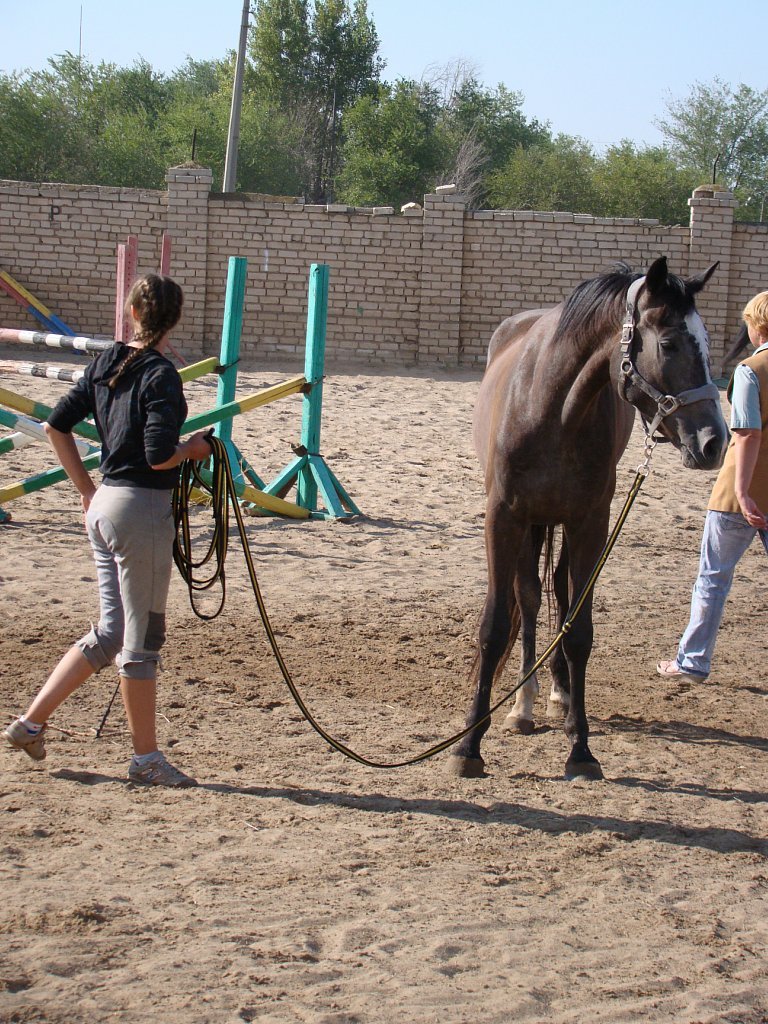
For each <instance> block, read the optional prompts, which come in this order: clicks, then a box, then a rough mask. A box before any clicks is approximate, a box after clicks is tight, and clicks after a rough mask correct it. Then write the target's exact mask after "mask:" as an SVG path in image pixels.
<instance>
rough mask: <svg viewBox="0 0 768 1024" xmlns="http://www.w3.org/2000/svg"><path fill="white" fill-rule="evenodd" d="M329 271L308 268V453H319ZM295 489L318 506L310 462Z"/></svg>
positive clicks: (302, 502) (304, 423) (303, 503)
mask: <svg viewBox="0 0 768 1024" xmlns="http://www.w3.org/2000/svg"><path fill="white" fill-rule="evenodd" d="M328 274H329V267H328V265H327V264H325V263H313V264H312V265H311V267H310V268H309V312H308V315H307V339H306V354H305V360H304V376H305V377H306V379H307V383H308V384H309V391H308V393H307V394H306V395H305V396H304V404H303V408H302V416H301V444H302V447H303V448H304V449H305V450H306V452H307V454H308V455H319V454H320V423H321V419H322V411H323V375H324V372H325V332H326V321H327V318H328ZM296 489H297V504H298V505H299V506H300V507H301V508H308V509H310V510H312V511H314V510H315V509H316V508H317V481H316V480H315V478H314V476H313V475H312V472H311V469H310V467H309V465H308V464H307V465H306V466H305V467H304V468H303V469H302V470H301V472H300V473H299V478H298V480H297V483H296Z"/></svg>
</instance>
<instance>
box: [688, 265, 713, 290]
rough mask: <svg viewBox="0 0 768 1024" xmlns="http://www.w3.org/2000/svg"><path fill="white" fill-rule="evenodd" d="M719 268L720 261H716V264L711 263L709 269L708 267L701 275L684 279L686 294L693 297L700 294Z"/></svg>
mask: <svg viewBox="0 0 768 1024" xmlns="http://www.w3.org/2000/svg"><path fill="white" fill-rule="evenodd" d="M719 266H720V260H718V261H717V263H713V264H712V266H711V267H708V268H707V269H706V270H705V271H704V273H703V274H697V276H696V277H688V278H686V280H685V287H686V290H687V291H688V293H689V294H690V295H695V294H696V293H697V292H700V291H701V289H702V288H703V287H704V285H705V284H706V283H707V281H708V280H709V279H710V277H712V275H713V274H714V272H715V271H716V270H717V268H718V267H719Z"/></svg>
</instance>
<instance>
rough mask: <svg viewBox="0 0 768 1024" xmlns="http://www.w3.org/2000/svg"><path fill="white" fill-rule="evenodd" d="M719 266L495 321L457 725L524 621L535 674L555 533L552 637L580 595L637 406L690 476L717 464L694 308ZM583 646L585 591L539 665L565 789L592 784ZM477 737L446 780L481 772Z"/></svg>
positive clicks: (658, 267) (520, 712)
mask: <svg viewBox="0 0 768 1024" xmlns="http://www.w3.org/2000/svg"><path fill="white" fill-rule="evenodd" d="M716 266H717V264H715V265H714V266H712V267H710V268H709V269H708V270H707V271H706V272H705V273H704V274H702V275H701V276H699V277H694V278H691V279H689V280H686V281H683V280H681V279H680V278H679V277H675V276H673V275H671V274H669V273H668V271H667V262H666V259H664V258H663V257H662V258H661V259H657V260H656V261H655V262H654V263H653V264H652V265H651V267H650V268H649V270H648V272H647V274H646V275H645V276H644V277H643V276H641V275H639V274H633V273H632V272H631V271H630V270H629V268H628V267H626V266H624V265H622V266H621V267H620V268H619V269H617V270H616V271H614V272H612V273H608V274H604V275H602V276H600V277H597V278H594V279H593V280H590V281H586V282H584V283H583V284H581V285H579V287H578V288H577V289H576V290H575V291H574V292H573V294H572V295H571V296H570V297H569V298H568V299H567V300H566V301H565V302H564V303H562V304H561V305H559V306H557V307H555V308H554V309H550V310H535V311H532V312H528V313H520V314H518V315H517V316H513V317H511V318H509V319H508V320H505V321H504V323H503V324H502V325H501V326H500V327H499V328H498V329H497V331H496V332H495V333H494V335H493V337H492V338H491V342H490V347H489V351H488V366H487V369H486V373H485V376H484V378H483V382H482V384H481V386H480V392H479V395H478V400H477V405H476V407H475V421H474V441H475V448H476V450H477V453H478V456H479V458H480V462H481V463H482V466H483V468H484V470H485V483H486V492H487V495H488V500H487V506H486V520H485V539H486V553H487V557H488V594H487V597H486V601H485V607H484V610H483V615H482V619H481V623H480V632H479V650H478V659H477V665H476V670H475V672H476V687H475V692H474V697H473V700H472V703H471V706H470V709H469V713H468V715H467V725H470V724H471V723H472V722H477V721H479V720H480V719H482V718H483V716H484V715H486V714H487V713H488V710H489V708H490V695H491V686H492V683H493V681H494V678H495V677H496V675H497V674H498V673H499V671H500V670H501V668H502V667H503V665H504V662H505V661H506V658H507V656H508V654H509V651H510V648H511V645H512V644H513V643H514V640H515V637H516V635H517V632H518V630H519V628H520V625H521V624H522V673H524V672H526V671H528V669H529V668H530V667H531V666H532V665H533V664H534V663H535V660H536V658H535V637H536V617H537V613H538V610H539V606H540V603H541V590H542V584H541V580H540V575H539V574H540V569H539V562H540V552H541V550H542V545H543V542H544V538H545V536H549V537H550V538H551V536H552V533H553V529H554V527H555V526H556V525H561V526H562V535H563V539H562V547H561V551H560V556H559V560H558V563H557V567H556V569H555V571H554V579H553V584H554V592H555V597H556V599H557V605H558V618H559V624H560V625H561V624H562V623H563V621H564V620H565V617H566V614H567V611H568V606H569V604H570V603H571V602H572V601H574V600H575V598H577V597H578V596H579V595H580V594H581V592H582V590H583V588H584V585H585V583H586V581H587V579H588V577H589V575H590V573H591V572H592V570H593V568H594V566H595V563H596V561H597V559H598V557H599V555H600V553H601V551H602V549H603V546H604V544H605V541H606V538H607V535H608V529H609V513H610V505H611V498H612V497H613V493H614V489H615V486H616V463H617V462H618V460H619V458H620V457H621V454H622V452H623V451H624V449H625V447H626V445H627V442H628V441H629V437H630V433H631V430H632V421H633V419H634V413H635V409H637V410H638V411H639V412H640V413H641V415H642V416H643V418H644V421H645V422H646V429H647V430H649V431H650V432H651V433H654V432H658V433H659V434H660V435H663V437H665V438H666V439H667V440H669V441H671V442H672V443H673V444H674V445H675V447H676V448H678V449H679V450H680V452H681V455H682V461H683V465H684V466H686V467H687V468H688V469H715V468H716V467H718V466H719V465H720V463H721V461H722V458H723V455H724V453H725V447H726V442H727V438H728V431H727V429H726V425H725V422H724V420H723V416H722V413H721V410H720V402H719V397H718V390H717V387H716V386H715V385H714V384H713V383H712V378H711V375H710V368H709V343H708V338H707V332H706V329H705V327H704V324H703V322H702V320H701V317H700V316H699V314H698V313H697V311H696V306H695V301H694V296H695V295H696V293H697V292H699V291H700V290H701V289H702V288H703V287H704V285H705V284H706V282H707V281H708V280H709V277H710V276H711V274H712V273H713V272H714V270H715V267H716ZM648 424H649V425H648ZM592 636H593V630H592V599H591V595H590V597H589V598H588V599H587V600H586V602H585V603H584V605H583V606H582V609H581V611H580V612H579V614H578V616H577V617H576V618H575V619H574V621H573V623H572V626H571V628H570V629H569V630H568V632H567V633H566V635H565V638H564V640H563V642H562V645H561V646H560V647H559V648H558V649H557V650H556V651H555V653H554V654H553V655H552V658H551V659H550V669H551V672H552V676H553V680H554V685H553V690H552V695H551V697H550V707H559V708H561V709H562V712H563V713H565V733H566V736H567V737H568V740H569V742H570V745H571V748H570V753H569V756H568V760H567V762H566V768H565V772H566V778H577V777H582V778H589V779H599V778H602V771H601V769H600V765H599V763H598V762H597V760H596V759H595V758H594V757H593V755H592V753H591V751H590V749H589V746H588V736H589V726H588V724H587V717H586V712H585V706H584V682H585V675H586V667H587V661H588V659H589V655H590V652H591V650H592ZM521 677H522V676H521ZM536 692H538V683H537V682H536V679H535V677H532V679H531V680H530V682H528V683H526V684H525V687H524V688H523V690H521V691H520V693H519V695H518V704H517V706H516V708H515V710H514V711H513V712H512V713H511V715H510V716H509V721H510V724H511V726H512V727H513V728H516V729H517V730H518V731H520V732H531V731H532V730H533V715H532V703H533V697H534V696H535V693H536ZM487 728H488V722H485V723H484V724H482V725H479V726H478V727H477V728H475V729H473V730H472V731H471V732H469V733H468V734H467V736H465V737H464V739H463V740H461V742H460V743H459V744H458V746H457V747H456V750H455V753H454V755H453V756H452V758H451V761H450V764H451V770H452V771H453V772H454V773H455V774H458V775H462V776H468V777H474V776H479V775H482V774H483V773H484V762H483V759H482V757H481V754H480V741H481V739H482V736H483V734H484V733H485V731H486V730H487Z"/></svg>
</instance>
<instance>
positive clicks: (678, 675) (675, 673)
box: [656, 660, 707, 683]
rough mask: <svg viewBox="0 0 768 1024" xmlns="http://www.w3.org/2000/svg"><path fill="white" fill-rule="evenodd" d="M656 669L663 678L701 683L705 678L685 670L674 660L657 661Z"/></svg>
mask: <svg viewBox="0 0 768 1024" xmlns="http://www.w3.org/2000/svg"><path fill="white" fill-rule="evenodd" d="M656 671H657V672H658V674H659V675H660V676H663V677H664V679H676V680H677V681H678V682H680V683H703V682H704V680H705V679H706V678H707V677H706V676H697V675H695V674H694V673H693V672H685V671H684V670H683V669H681V668H680V666H679V665H678V664H677V661H676V660H673V661H659V662H658V663H657V665H656Z"/></svg>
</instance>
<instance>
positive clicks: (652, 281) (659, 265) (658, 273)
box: [645, 256, 669, 292]
mask: <svg viewBox="0 0 768 1024" xmlns="http://www.w3.org/2000/svg"><path fill="white" fill-rule="evenodd" d="M668 276H669V271H668V270H667V257H666V256H659V258H658V259H657V260H654V261H653V263H652V264H651V265H650V267H648V270H647V271H646V272H645V287H646V288H647V289H648V291H649V292H657V291H659V289H661V288H663V287H664V285H665V284H666V283H667V277H668Z"/></svg>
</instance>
